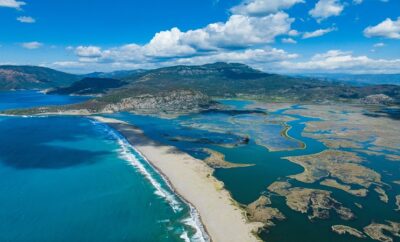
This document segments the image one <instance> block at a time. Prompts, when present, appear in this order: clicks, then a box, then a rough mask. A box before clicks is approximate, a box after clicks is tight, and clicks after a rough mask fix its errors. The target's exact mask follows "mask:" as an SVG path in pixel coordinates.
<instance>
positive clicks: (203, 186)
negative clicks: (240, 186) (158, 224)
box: [89, 116, 263, 242]
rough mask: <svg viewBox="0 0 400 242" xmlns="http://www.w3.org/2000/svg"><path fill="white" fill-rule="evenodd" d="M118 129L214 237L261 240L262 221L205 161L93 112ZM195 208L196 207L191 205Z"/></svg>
mask: <svg viewBox="0 0 400 242" xmlns="http://www.w3.org/2000/svg"><path fill="white" fill-rule="evenodd" d="M89 118H91V119H94V120H96V121H98V122H100V123H104V124H106V125H108V126H110V127H111V128H113V129H115V130H116V131H118V132H119V133H120V134H121V135H122V136H123V137H124V138H125V139H126V140H127V141H128V142H129V143H130V144H131V145H132V146H133V147H134V148H135V150H137V151H138V152H139V153H140V154H141V155H142V156H143V157H144V158H145V159H146V160H147V161H148V162H149V163H150V164H151V165H152V166H153V167H154V168H155V169H156V170H157V171H158V172H160V174H161V175H162V176H164V177H165V179H167V181H168V182H169V183H170V185H171V186H172V188H173V190H174V191H175V192H176V193H177V194H178V196H180V197H181V198H183V200H185V202H187V203H188V204H189V206H190V207H193V209H196V210H197V212H198V214H199V217H200V218H199V219H200V221H201V222H202V224H203V226H204V228H205V230H206V233H207V234H208V236H209V237H210V238H211V240H212V241H218V242H219V241H227V242H228V241H229V242H235V241H237V242H242V241H246V242H247V241H248V242H252V241H260V239H259V238H258V237H257V235H256V233H257V231H258V230H260V229H261V228H262V227H263V224H262V223H255V222H249V221H247V218H246V215H245V211H244V210H243V209H242V208H240V207H239V206H238V205H237V204H236V203H235V201H234V200H233V199H232V197H231V195H230V193H229V192H228V191H227V190H225V189H224V188H223V183H222V182H220V181H218V180H217V179H216V178H215V177H214V176H213V175H212V173H213V169H212V168H210V167H209V166H207V165H206V164H205V163H204V162H203V161H201V160H198V159H195V158H193V157H191V156H190V155H188V154H186V153H183V152H181V151H179V150H177V149H176V148H175V147H171V146H167V145H162V144H159V143H156V142H154V141H152V140H151V139H149V138H147V137H146V136H145V135H144V133H143V132H142V131H141V130H139V129H137V128H135V127H134V126H132V125H130V124H128V123H126V122H123V121H120V120H117V119H111V118H104V117H100V116H90V117H89ZM191 210H192V209H191Z"/></svg>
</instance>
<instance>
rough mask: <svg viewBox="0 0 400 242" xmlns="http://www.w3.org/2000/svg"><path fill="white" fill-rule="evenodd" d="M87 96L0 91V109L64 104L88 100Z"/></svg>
mask: <svg viewBox="0 0 400 242" xmlns="http://www.w3.org/2000/svg"><path fill="white" fill-rule="evenodd" d="M89 98H90V97H87V96H63V95H44V94H42V93H40V92H39V91H31V90H29V91H0V110H4V109H16V108H30V107H39V106H45V105H64V104H73V103H79V102H83V101H86V100H88V99H89Z"/></svg>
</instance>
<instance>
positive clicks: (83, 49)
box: [67, 46, 102, 58]
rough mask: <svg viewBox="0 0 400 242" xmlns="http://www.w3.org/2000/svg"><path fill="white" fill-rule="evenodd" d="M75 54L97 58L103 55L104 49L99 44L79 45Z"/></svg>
mask: <svg viewBox="0 0 400 242" xmlns="http://www.w3.org/2000/svg"><path fill="white" fill-rule="evenodd" d="M67 48H68V47H67ZM75 54H76V55H77V56H79V57H82V58H96V57H101V55H102V51H101V48H100V47H98V46H78V47H76V49H75Z"/></svg>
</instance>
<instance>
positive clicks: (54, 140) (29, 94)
mask: <svg viewBox="0 0 400 242" xmlns="http://www.w3.org/2000/svg"><path fill="white" fill-rule="evenodd" d="M85 99H87V98H82V97H66V96H52V95H43V94H40V93H38V92H35V91H17V92H0V109H8V108H22V107H30V106H41V105H60V104H68V103H76V102H81V101H83V100H85ZM0 134H1V135H0V241H204V240H206V239H207V238H206V237H205V236H206V235H203V233H202V228H201V226H200V225H199V223H198V217H197V214H196V212H195V211H194V210H193V209H192V208H191V207H189V206H188V205H187V204H186V203H184V202H183V201H182V200H181V199H180V198H179V197H177V196H176V195H175V194H174V193H173V192H172V189H171V188H170V187H169V185H168V184H167V183H166V182H165V181H164V179H163V177H161V176H160V175H159V174H158V173H156V172H155V170H154V169H153V168H152V167H151V166H150V165H149V164H148V163H147V161H146V160H145V159H143V158H142V157H141V156H140V155H139V154H138V153H137V152H136V151H135V150H134V148H133V147H131V146H130V145H129V144H128V143H127V142H126V141H125V140H124V138H123V137H121V136H120V135H119V134H118V133H116V132H115V131H114V130H112V129H110V128H108V127H107V126H105V125H103V124H99V123H97V122H94V121H92V120H89V119H86V118H79V117H25V118H22V117H0Z"/></svg>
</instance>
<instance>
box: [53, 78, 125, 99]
mask: <svg viewBox="0 0 400 242" xmlns="http://www.w3.org/2000/svg"><path fill="white" fill-rule="evenodd" d="M127 84H128V83H127V82H124V81H121V80H117V79H111V78H89V77H87V78H84V79H82V80H80V81H77V82H74V83H73V84H72V85H71V86H69V87H60V88H56V89H54V90H51V91H49V92H47V93H48V94H61V95H71V94H75V95H93V94H104V93H106V92H108V91H109V90H110V89H114V88H118V87H121V86H124V85H127Z"/></svg>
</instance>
